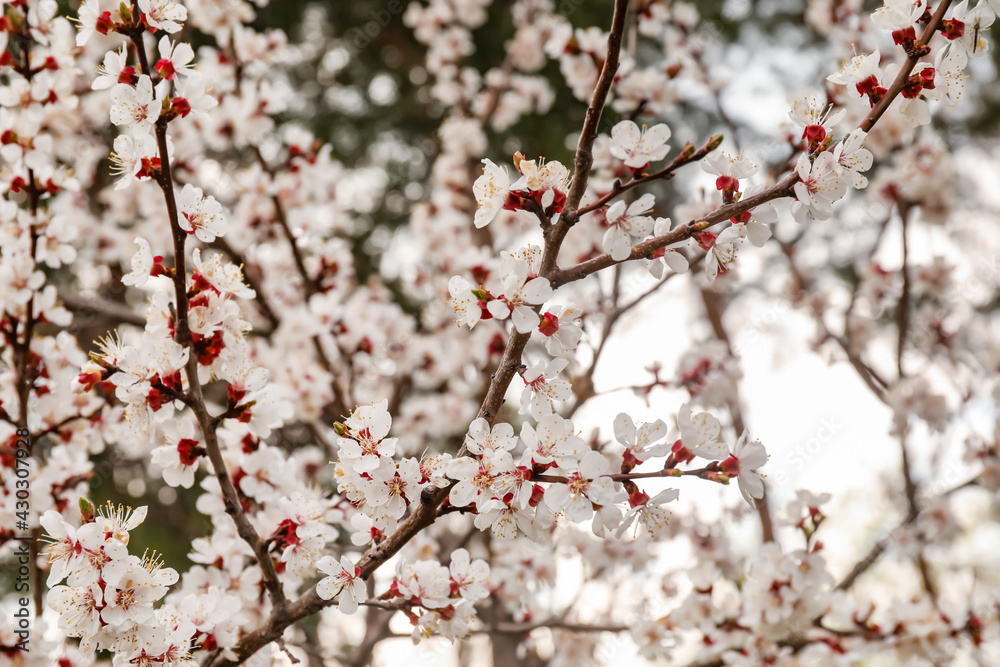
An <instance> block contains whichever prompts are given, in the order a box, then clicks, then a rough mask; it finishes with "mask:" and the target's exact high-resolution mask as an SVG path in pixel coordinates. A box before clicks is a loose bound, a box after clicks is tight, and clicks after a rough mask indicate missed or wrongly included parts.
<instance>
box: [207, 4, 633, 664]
mask: <svg viewBox="0 0 1000 667" xmlns="http://www.w3.org/2000/svg"><path fill="white" fill-rule="evenodd" d="M627 9H628V0H616V2H615V12H614V17H613V19H612V28H611V34H610V35H609V36H608V58H607V60H606V61H605V63H604V69H603V70H602V71H601V76H600V79H599V80H598V84H597V89H596V90H595V91H594V97H593V100H592V102H591V106H590V108H588V110H587V119H586V122H585V125H584V132H583V133H581V137H580V144H579V146H578V148H577V153H578V154H577V158H576V160H575V164H576V166H577V172H576V179H575V181H574V185H573V189H571V191H570V195H569V196H568V197H567V208H568V209H569V213H573V212H575V210H576V207H577V206H578V205H579V203H580V198H581V197H582V196H583V192H584V189H585V188H586V176H587V173H586V172H589V170H590V165H591V164H592V162H593V156H592V155H591V153H590V151H591V147H592V146H593V142H594V139H595V138H596V136H597V123H598V121H599V120H600V115H601V113H600V109H602V108H603V106H604V103H605V101H606V100H607V95H608V91H609V90H610V88H611V84H612V82H613V81H614V74H615V71H616V70H617V67H618V56H619V50H620V48H621V40H622V34H623V31H624V28H625V13H626V11H627ZM595 107H599V108H595ZM581 170H583V171H581ZM569 227H570V225H569V223H568V222H567V220H565V219H563V218H561V219H560V221H559V222H558V223H557V224H555V225H553V226H552V227H549V228H548V229H547V230H546V239H545V249H544V251H543V254H542V262H541V269H540V271H539V275H540V276H542V277H545V278H548V279H549V280H550V281H551V280H552V279H553V278H554V276H555V272H556V257H557V256H558V253H559V248H560V246H561V244H562V240H563V239H564V238H565V236H566V233H567V231H568V230H569ZM529 338H530V334H521V333H517V332H514V333H513V334H512V335H511V336H510V338H508V340H507V347H506V349H505V350H504V354H503V358H502V359H501V360H500V365H499V367H498V368H497V371H496V372H495V373H494V374H493V376H492V379H491V381H490V386H489V389H488V390H487V392H486V396H485V398H484V399H483V403H482V406H481V407H480V410H479V416H480V417H482V418H483V419H486V420H487V421H488V422H489V423H490V424H492V423H493V422H495V420H496V418H497V414H498V413H499V411H500V406H501V405H502V404H503V397H504V394H506V392H507V387H508V386H510V383H511V381H512V380H513V378H514V374H515V373H516V372H517V369H518V368H520V366H521V354H522V352H523V351H524V347H525V345H527V342H528V339H529ZM463 453H464V446H463V448H462V449H461V450H459V454H458V455H459V456H461V455H462V454H463ZM449 492H450V486H448V487H445V488H443V489H433V490H432V489H429V488H428V489H425V490H424V491H423V492H422V493H421V496H420V502H419V503H415V507H413V509H412V511H411V513H410V515H409V517H407V518H406V520H405V521H404V522H403V523H402V525H400V526H399V528H397V529H396V531H395V532H393V533H392V535H389V536H388V537H387V538H386V539H385V541H384V542H382V543H381V544H380V545H378V546H374V547H372V548H370V549H369V550H368V551H367V552H365V554H364V555H363V556H362V557H361V560H360V561H358V563H357V567H358V568H360V575H359V576H360V577H362V578H363V579H367V578H368V577H370V576H371V575H372V574H373V573H374V572H375V570H377V569H378V568H379V567H381V566H382V564H384V563H385V562H386V561H387V560H388V559H389V558H391V557H392V556H393V555H394V554H396V553H397V552H398V551H399V550H400V549H402V548H403V546H404V545H405V544H406V543H407V542H409V541H410V540H411V539H412V538H413V537H414V536H415V535H416V534H417V533H419V532H420V531H422V530H423V529H425V528H427V527H428V526H430V525H431V524H432V523H434V520H435V519H436V518H437V508H438V506H439V505H440V504H441V503H442V502H444V499H445V498H446V497H447V496H448V493H449ZM331 603H332V601H330V600H323V599H322V598H320V597H319V594H318V593H317V592H316V587H315V586H313V587H312V588H310V589H309V590H308V591H307V592H306V593H305V594H303V595H302V596H301V597H300V598H299V599H297V600H295V601H294V602H292V603H290V604H288V605H287V606H284V607H276V608H275V609H274V610H273V611H272V612H271V616H270V617H269V618H268V620H267V622H266V623H265V624H264V625H263V626H261V627H259V628H257V629H256V630H253V631H251V632H249V633H248V634H246V635H244V636H243V638H242V639H241V640H240V642H239V643H238V644H237V645H236V646H235V647H234V649H233V652H234V653H235V654H236V659H235V660H228V659H224V660H222V661H221V662H220V663H218V664H219V667H232V666H233V665H238V664H241V663H242V662H244V661H245V660H246V659H247V658H249V657H250V656H251V655H253V654H254V653H256V652H257V651H258V650H259V649H260V648H261V647H262V646H264V645H266V644H268V643H270V642H272V641H274V640H275V639H276V638H277V637H280V636H281V633H282V632H283V631H284V629H285V628H287V627H288V626H289V625H291V624H292V623H294V622H296V621H298V620H299V619H301V618H304V617H306V616H309V615H312V614H314V613H316V612H318V611H319V610H320V609H322V608H323V607H326V606H329V605H330V604H331Z"/></svg>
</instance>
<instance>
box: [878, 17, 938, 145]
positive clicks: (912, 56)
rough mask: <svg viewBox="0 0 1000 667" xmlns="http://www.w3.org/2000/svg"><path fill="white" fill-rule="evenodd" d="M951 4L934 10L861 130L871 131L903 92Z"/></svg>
mask: <svg viewBox="0 0 1000 667" xmlns="http://www.w3.org/2000/svg"><path fill="white" fill-rule="evenodd" d="M950 4H951V0H942V2H941V4H940V5H938V8H937V11H935V12H934V16H932V17H931V20H930V22H929V23H928V24H927V27H926V28H924V32H923V34H922V35H920V40H919V41H918V42H917V43H916V44H915V45H914V47H913V49H912V50H911V51H910V53H908V54H907V56H906V60H905V61H904V62H903V65H902V67H900V69H899V74H898V75H897V76H896V80H895V81H893V82H892V85H891V86H889V88H888V90H886V93H885V95H884V96H883V97H882V99H881V100H879V102H878V104H876V105H875V106H874V107H872V110H871V111H869V112H868V115H867V116H865V119H864V120H863V121H861V124H860V125H858V127H859V128H861V130H863V131H864V132H871V129H872V128H873V127H875V123H877V122H878V119H879V118H881V117H882V114H884V113H885V112H886V111H888V110H889V107H890V106H891V105H892V102H893V100H895V99H896V96H897V95H899V94H900V93H901V92H903V88H904V87H905V86H906V79H907V78H908V77H909V76H910V72H912V71H913V68H914V67H916V66H917V61H919V60H920V58H922V57H923V56H925V55H927V53H928V51H929V49H928V48H927V45H928V44H929V43H930V41H931V38H932V37H934V33H935V32H936V31H937V29H938V26H939V25H941V19H943V18H944V13H945V12H946V11H948V6H949V5H950Z"/></svg>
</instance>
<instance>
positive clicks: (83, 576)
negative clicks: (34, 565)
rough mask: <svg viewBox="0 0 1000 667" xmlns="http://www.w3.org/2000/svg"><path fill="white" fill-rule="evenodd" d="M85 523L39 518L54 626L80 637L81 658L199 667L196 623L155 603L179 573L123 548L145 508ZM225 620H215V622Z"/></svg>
mask: <svg viewBox="0 0 1000 667" xmlns="http://www.w3.org/2000/svg"><path fill="white" fill-rule="evenodd" d="M90 509H91V510H92V509H93V508H92V507H91V508H90ZM87 518H88V519H89V521H85V522H84V523H83V525H81V526H80V527H78V528H76V527H74V526H73V525H72V524H70V523H68V522H66V521H65V520H63V517H62V515H61V514H60V513H59V512H56V511H54V510H49V511H48V512H46V513H45V515H44V516H42V518H41V524H42V526H43V527H44V528H45V530H46V531H47V532H48V535H49V538H50V539H51V540H53V543H52V544H51V545H50V547H49V550H48V553H49V563H50V564H51V569H50V570H49V577H48V584H49V585H50V586H52V589H51V591H50V592H49V598H48V600H49V605H50V606H51V607H52V609H54V610H55V611H56V612H57V613H58V614H59V621H58V622H59V627H60V628H61V629H62V630H63V631H64V632H65V633H66V634H67V635H68V636H70V637H78V638H79V639H80V650H81V652H82V654H83V656H84V657H88V658H92V657H93V655H94V652H95V651H97V650H102V649H104V650H110V651H113V652H114V656H115V663H116V664H122V665H125V664H130V663H135V662H137V661H139V660H141V661H144V662H147V663H166V662H169V663H170V664H174V665H185V666H187V665H195V664H197V663H196V662H195V661H194V660H193V659H192V658H191V649H192V646H191V640H192V639H193V638H194V636H195V635H197V632H198V631H197V629H196V628H195V624H194V623H192V622H191V621H190V620H188V619H187V618H186V615H185V614H184V613H183V612H182V611H181V609H179V608H178V607H177V606H175V605H172V604H163V605H160V606H159V607H158V608H157V607H155V606H154V605H155V604H156V603H157V602H159V601H160V600H162V599H163V597H164V596H165V595H166V594H167V592H168V591H169V590H170V586H171V585H172V584H174V583H176V582H177V580H178V575H177V571H176V570H173V569H171V568H167V567H163V566H162V565H161V564H160V563H159V561H158V560H157V559H156V558H155V557H154V558H149V557H143V558H139V557H138V556H134V555H132V554H130V553H129V550H128V544H129V532H130V531H132V530H134V529H135V528H136V527H137V526H138V525H139V524H141V523H142V522H143V520H144V519H145V518H146V508H145V507H140V508H139V509H138V510H135V511H132V510H131V509H129V510H126V509H125V508H122V507H120V506H119V507H117V508H115V507H112V506H110V505H109V506H108V507H106V508H100V509H99V510H98V512H97V514H96V515H93V516H90V517H87ZM64 580H65V582H66V584H62V583H60V582H62V581H64ZM227 621H228V619H226V618H222V617H220V616H216V617H215V618H214V619H213V625H215V624H218V625H220V626H222V625H225V624H226V622H227Z"/></svg>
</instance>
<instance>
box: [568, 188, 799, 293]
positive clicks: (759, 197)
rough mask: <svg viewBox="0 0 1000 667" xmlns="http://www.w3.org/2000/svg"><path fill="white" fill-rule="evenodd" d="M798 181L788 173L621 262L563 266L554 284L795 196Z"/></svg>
mask: <svg viewBox="0 0 1000 667" xmlns="http://www.w3.org/2000/svg"><path fill="white" fill-rule="evenodd" d="M798 180H799V177H798V175H796V174H795V173H792V174H789V175H788V176H785V178H783V179H781V180H780V181H778V183H776V184H775V185H772V186H771V187H770V188H768V189H766V190H763V191H761V192H759V193H757V194H755V195H752V196H750V197H744V198H743V199H740V200H739V201H738V202H733V203H732V204H724V205H722V206H720V207H719V208H717V209H715V210H714V211H713V212H712V213H710V214H708V215H707V216H706V217H705V218H703V219H701V220H692V221H690V222H688V223H687V224H682V225H678V226H677V227H675V228H673V229H671V230H670V231H669V232H667V233H666V234H664V235H663V236H657V237H656V238H652V239H648V240H646V241H643V242H642V243H639V244H638V245H636V246H635V247H634V248H633V249H632V254H630V255H629V256H628V257H626V258H625V259H624V260H622V261H621V262H618V261H615V260H613V259H611V255H600V256H598V257H595V258H593V259H588V260H587V261H585V262H580V263H579V264H576V265H574V266H570V267H567V268H565V269H560V270H559V271H558V272H557V273H556V275H555V279H554V280H553V281H552V286H553V287H559V286H561V285H565V284H566V283H571V282H574V281H577V280H582V279H583V278H586V277H587V276H589V275H590V274H592V273H596V272H598V271H600V270H602V269H606V268H608V267H610V266H614V265H615V264H621V263H622V262H628V261H630V260H633V259H647V258H649V257H650V256H651V255H652V254H653V252H654V251H656V250H659V249H660V248H665V247H667V246H668V245H671V244H673V243H680V242H681V241H685V240H687V239H689V238H691V237H692V236H693V235H694V234H695V233H696V232H700V231H702V230H704V229H707V228H708V227H710V226H712V225H714V224H716V223H719V222H722V221H724V220H729V219H730V218H734V217H736V216H738V215H740V214H741V213H744V212H746V211H749V210H751V209H753V208H756V207H757V206H760V205H761V204H764V203H766V202H769V201H771V200H773V199H779V198H781V197H790V196H792V194H793V191H792V186H793V185H795V183H796V182H797V181H798ZM557 226H558V225H557Z"/></svg>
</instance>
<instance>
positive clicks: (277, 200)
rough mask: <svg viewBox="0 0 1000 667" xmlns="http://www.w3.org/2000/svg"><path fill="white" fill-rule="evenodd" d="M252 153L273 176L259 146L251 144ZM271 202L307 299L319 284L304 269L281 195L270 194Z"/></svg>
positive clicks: (272, 170) (316, 289) (303, 261)
mask: <svg viewBox="0 0 1000 667" xmlns="http://www.w3.org/2000/svg"><path fill="white" fill-rule="evenodd" d="M251 148H252V150H253V154H254V155H255V156H256V157H257V162H258V164H260V167H261V169H263V170H264V171H265V172H266V173H267V174H268V176H272V177H273V176H274V169H273V168H272V167H271V166H270V165H268V164H267V161H266V160H264V156H263V155H262V154H261V152H260V148H258V147H257V146H251ZM271 204H272V205H273V206H274V218H275V220H276V221H277V223H278V226H279V227H281V231H282V233H283V234H284V235H285V240H287V241H288V245H289V246H290V247H291V249H292V257H293V259H294V260H295V268H296V269H297V270H298V272H299V278H301V279H302V289H303V290H305V293H306V298H307V299H308V298H309V297H311V296H312V295H313V294H316V293H317V292H319V291H320V288H319V285H318V284H317V283H316V281H315V280H313V279H312V278H311V277H310V276H309V271H307V270H306V263H305V260H304V259H303V257H302V251H300V250H299V246H298V243H297V242H296V238H295V235H294V234H293V233H292V228H291V226H290V225H289V224H288V216H287V215H285V207H284V205H282V203H281V197H279V196H278V194H277V193H275V194H274V195H272V196H271Z"/></svg>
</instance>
